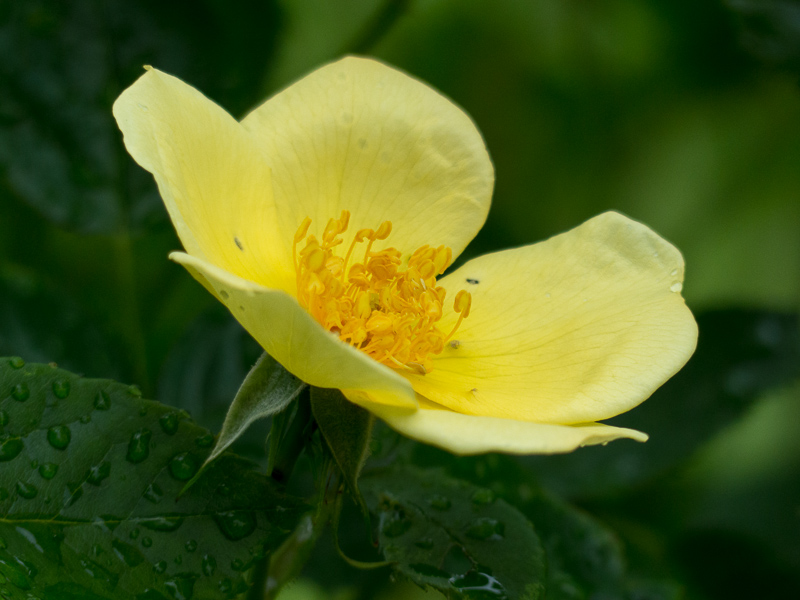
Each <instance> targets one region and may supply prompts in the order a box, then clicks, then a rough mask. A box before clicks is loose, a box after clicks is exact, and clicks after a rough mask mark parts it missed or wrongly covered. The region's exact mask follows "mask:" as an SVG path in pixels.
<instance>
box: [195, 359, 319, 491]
mask: <svg viewBox="0 0 800 600" xmlns="http://www.w3.org/2000/svg"><path fill="white" fill-rule="evenodd" d="M305 387H306V384H305V383H303V382H302V381H300V380H299V379H298V378H297V377H295V376H294V375H292V374H291V373H289V372H288V371H287V370H286V369H284V368H283V366H281V364H280V363H279V362H278V361H276V360H275V359H274V358H272V357H271V356H270V355H269V354H267V353H266V352H265V353H264V354H262V355H261V358H259V359H258V361H256V364H255V365H254V366H253V368H252V369H250V372H249V373H248V374H247V376H246V377H245V378H244V381H243V382H242V385H241V387H239V391H238V392H236V396H235V397H234V399H233V402H232V403H231V406H230V408H229V409H228V414H227V415H226V416H225V422H224V423H223V424H222V429H221V430H220V433H219V436H218V437H217V442H216V444H215V445H214V449H213V450H212V451H211V454H209V456H208V458H207V459H206V461H205V463H203V466H202V467H201V468H200V470H199V471H198V472H197V474H196V475H195V476H194V477H193V478H192V479H191V481H189V482H188V483H187V484H186V486H185V487H184V488H183V490H182V492H181V493H184V492H186V490H188V489H189V488H190V487H191V486H192V485H194V483H195V482H196V481H197V479H198V478H199V477H200V475H201V474H202V473H203V471H204V469H205V468H206V467H207V466H208V465H209V464H210V463H211V462H212V461H213V460H214V459H215V458H217V457H218V456H219V455H220V454H222V453H223V452H224V451H225V450H226V449H227V448H228V447H229V446H230V445H231V444H233V442H235V441H236V440H237V439H238V438H239V436H240V435H242V434H243V433H244V432H245V430H246V429H247V428H248V427H249V426H250V425H251V424H252V423H253V422H254V421H256V420H258V419H264V418H266V417H270V416H272V415H274V414H276V413H278V412H281V411H282V410H284V409H285V408H286V407H287V406H288V405H289V404H290V403H291V402H292V400H294V399H295V398H297V396H298V395H299V394H300V392H302V391H303V389H304V388H305Z"/></svg>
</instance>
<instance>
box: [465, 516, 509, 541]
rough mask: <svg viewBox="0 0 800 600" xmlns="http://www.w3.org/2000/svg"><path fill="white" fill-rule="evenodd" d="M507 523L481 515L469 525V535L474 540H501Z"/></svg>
mask: <svg viewBox="0 0 800 600" xmlns="http://www.w3.org/2000/svg"><path fill="white" fill-rule="evenodd" d="M505 530H506V528H505V525H504V524H503V523H501V522H500V521H498V520H496V519H490V518H489V517H481V518H480V519H476V520H475V522H474V523H472V524H471V525H470V526H469V527H467V531H466V533H467V536H469V537H471V538H472V539H474V540H499V539H502V538H503V535H504V534H505Z"/></svg>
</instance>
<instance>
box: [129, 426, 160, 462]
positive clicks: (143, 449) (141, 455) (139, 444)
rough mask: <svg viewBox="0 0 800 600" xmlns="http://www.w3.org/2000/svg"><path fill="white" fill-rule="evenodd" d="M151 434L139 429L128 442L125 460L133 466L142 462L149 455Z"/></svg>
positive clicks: (148, 431)
mask: <svg viewBox="0 0 800 600" xmlns="http://www.w3.org/2000/svg"><path fill="white" fill-rule="evenodd" d="M152 435H153V432H152V431H150V430H149V429H140V430H139V431H137V432H136V433H134V434H133V435H132V436H131V439H130V441H129V442H128V454H127V455H126V456H125V458H126V459H127V460H128V462H132V463H134V464H137V463H140V462H142V461H143V460H144V459H146V458H147V457H148V456H149V455H150V438H151V437H152Z"/></svg>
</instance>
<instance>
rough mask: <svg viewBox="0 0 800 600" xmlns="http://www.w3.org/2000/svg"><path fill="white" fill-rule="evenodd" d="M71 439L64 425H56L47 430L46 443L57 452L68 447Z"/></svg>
mask: <svg viewBox="0 0 800 600" xmlns="http://www.w3.org/2000/svg"><path fill="white" fill-rule="evenodd" d="M71 439H72V432H70V430H69V427H67V426H66V425H56V426H54V427H51V428H50V429H48V430H47V441H48V442H49V443H50V445H51V446H52V447H53V448H56V449H57V450H63V449H64V448H66V447H67V446H69V442H70V440H71Z"/></svg>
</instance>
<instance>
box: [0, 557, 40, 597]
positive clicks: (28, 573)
mask: <svg viewBox="0 0 800 600" xmlns="http://www.w3.org/2000/svg"><path fill="white" fill-rule="evenodd" d="M0 572H2V574H3V575H4V576H5V578H6V580H8V581H10V582H11V584H12V585H15V586H17V587H18V588H19V589H21V590H29V589H31V588H32V587H33V579H34V577H36V575H37V574H38V573H39V571H38V570H37V569H36V567H35V566H34V565H33V564H31V563H29V562H28V561H27V560H23V559H21V558H19V557H15V558H13V559H12V558H11V557H9V558H3V557H0ZM12 597H13V596H12Z"/></svg>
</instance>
